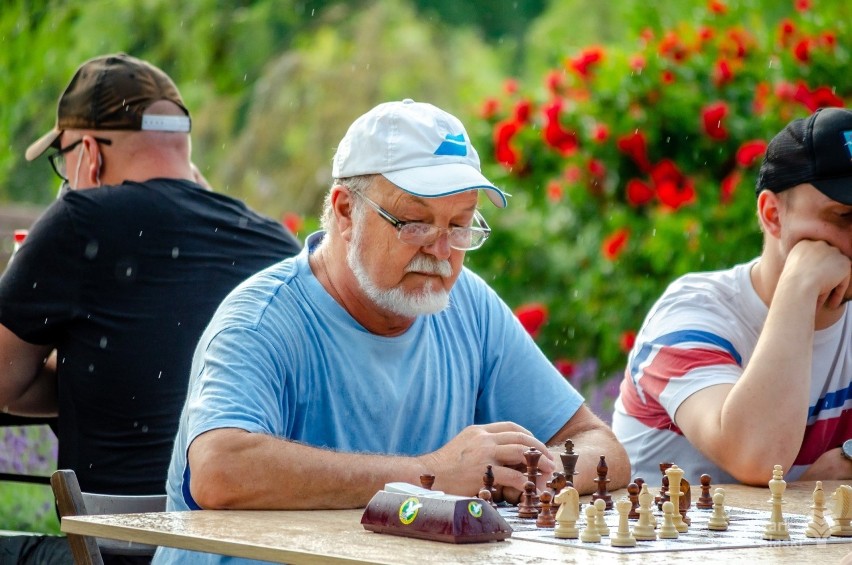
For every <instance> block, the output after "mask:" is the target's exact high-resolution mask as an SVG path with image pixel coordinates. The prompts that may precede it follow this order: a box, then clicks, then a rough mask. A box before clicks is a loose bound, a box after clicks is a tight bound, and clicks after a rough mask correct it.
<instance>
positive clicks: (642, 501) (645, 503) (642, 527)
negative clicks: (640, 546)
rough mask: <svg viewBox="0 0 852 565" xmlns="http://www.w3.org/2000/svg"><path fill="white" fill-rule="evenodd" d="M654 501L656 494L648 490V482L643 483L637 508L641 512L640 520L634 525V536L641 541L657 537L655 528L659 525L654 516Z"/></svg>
mask: <svg viewBox="0 0 852 565" xmlns="http://www.w3.org/2000/svg"><path fill="white" fill-rule="evenodd" d="M653 501H654V495H653V494H651V492H650V491H649V490H648V485H647V484H644V483H643V484H642V490H641V491H639V508H638V509H637V510H636V511H637V512H638V513H639V522H638V523H637V524H636V525H635V526H634V527H633V537H635V538H636V539H638V540H641V541H653V540H655V539H657V533H656V532H655V531H654V528H656V527H657V524H656V519H655V518H654V514H653V511H652V510H651V504H652V503H653Z"/></svg>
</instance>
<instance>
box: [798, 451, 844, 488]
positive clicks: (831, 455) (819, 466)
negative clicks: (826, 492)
mask: <svg viewBox="0 0 852 565" xmlns="http://www.w3.org/2000/svg"><path fill="white" fill-rule="evenodd" d="M849 479H852V461H850V460H849V459H846V457H844V456H843V452H842V451H841V449H840V448H839V447H835V448H834V449H829V450H828V451H826V452H825V453H823V454H822V455H820V456H819V458H818V459H817V460H816V461H814V462H813V464H811V466H810V467H808V470H807V471H805V472H804V473H802V476H801V477H799V480H800V481H831V480H838V481H845V480H849Z"/></svg>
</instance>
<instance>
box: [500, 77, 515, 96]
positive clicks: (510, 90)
mask: <svg viewBox="0 0 852 565" xmlns="http://www.w3.org/2000/svg"><path fill="white" fill-rule="evenodd" d="M503 90H504V91H505V92H506V94H514V93H516V92H517V91H518V81H517V80H515V79H513V78H507V79H506V82H504V83H503Z"/></svg>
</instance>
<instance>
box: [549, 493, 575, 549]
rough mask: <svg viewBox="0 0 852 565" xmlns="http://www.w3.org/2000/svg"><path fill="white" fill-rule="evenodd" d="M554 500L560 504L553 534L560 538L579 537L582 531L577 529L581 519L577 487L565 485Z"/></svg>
mask: <svg viewBox="0 0 852 565" xmlns="http://www.w3.org/2000/svg"><path fill="white" fill-rule="evenodd" d="M553 500H554V502H556V503H557V504H559V511H557V512H556V529H555V530H553V534H554V535H555V536H556V537H557V538H560V539H577V537H578V536H579V533H580V532H579V530H578V529H577V520H579V519H580V495H579V494H578V493H577V489H575V488H574V487H565V488H564V489H562V490H561V491H559V494H557V495H556V498H554V499H553Z"/></svg>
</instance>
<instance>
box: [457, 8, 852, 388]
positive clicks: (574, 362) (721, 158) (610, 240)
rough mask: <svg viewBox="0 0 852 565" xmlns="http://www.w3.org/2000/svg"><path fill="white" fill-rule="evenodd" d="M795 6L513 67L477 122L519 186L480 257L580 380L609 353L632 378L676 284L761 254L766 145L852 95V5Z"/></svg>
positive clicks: (602, 365)
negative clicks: (760, 187)
mask: <svg viewBox="0 0 852 565" xmlns="http://www.w3.org/2000/svg"><path fill="white" fill-rule="evenodd" d="M789 1H790V4H789V5H788V6H786V12H787V13H786V14H782V16H781V19H780V20H779V21H778V22H777V23H769V22H766V21H764V20H763V19H756V18H754V17H750V13H749V11H748V10H747V9H746V8H744V7H739V8H737V7H734V6H733V2H731V3H730V5H729V4H728V3H726V2H723V1H721V0H711V1H710V2H708V3H707V4H706V6H705V8H704V9H703V11H702V13H701V14H700V15H698V16H696V19H697V20H698V21H694V22H681V23H678V24H676V25H674V26H673V27H672V28H671V29H661V28H654V27H644V29H640V30H637V36H638V39H637V44H636V45H635V47H634V48H623V47H614V46H610V47H604V46H589V47H586V48H584V49H581V50H579V52H576V53H570V54H568V55H567V56H565V57H564V60H563V61H562V64H561V65H560V66H559V67H558V68H555V69H552V70H550V72H548V73H547V74H546V76H545V77H544V80H543V84H542V85H540V86H532V87H525V86H524V85H523V84H522V83H520V82H519V81H516V80H508V81H507V82H506V85H505V88H504V91H503V92H502V93H499V94H498V95H496V96H494V97H492V98H489V99H488V100H486V101H485V102H484V104H483V106H482V110H481V116H482V120H481V121H480V122H477V123H475V124H474V125H473V127H472V128H471V129H472V130H473V131H474V132H475V133H474V135H475V136H478V137H479V138H480V139H479V140H478V141H477V146H478V147H480V148H482V151H481V153H482V157H483V167H484V169H485V171H486V173H487V174H488V175H490V178H492V180H494V181H495V182H497V183H498V184H500V185H501V186H503V187H504V188H505V189H506V190H507V191H508V192H510V193H512V194H513V198H512V199H511V200H510V206H509V208H507V210H506V211H501V212H500V213H494V214H491V215H489V218H488V219H489V222H490V223H491V225H492V227H494V228H495V229H494V233H493V235H492V237H491V240H490V241H489V242H488V245H487V248H484V249H483V250H482V251H481V252H477V253H470V254H469V255H468V262H469V264H470V266H471V267H472V268H474V269H475V270H477V271H478V272H480V273H482V274H484V275H485V276H486V277H488V273H495V275H494V276H493V277H492V278H493V280H491V281H490V282H491V283H492V284H493V286H494V287H495V288H496V289H497V290H498V292H500V293H501V295H502V296H504V297H505V298H506V299H507V300H508V302H509V303H510V304H512V305H513V306H515V307H517V308H518V309H519V315H521V316H522V317H523V319H524V320H525V323H530V321H532V322H535V323H534V324H532V326H533V327H534V331H531V333H532V334H533V336H534V337H535V338H536V339H537V341H538V342H539V344H540V345H541V347H542V349H543V350H544V351H545V352H546V353H547V354H548V355H549V356H550V357H551V358H552V359H553V360H554V363H555V364H556V366H557V367H558V368H559V369H560V371H562V373H563V374H565V375H566V376H567V377H568V378H572V373H573V372H574V369H575V368H576V367H578V366H580V365H581V364H583V363H586V362H587V361H588V360H589V359H593V360H595V361H596V363H597V365H596V366H597V371H598V373H597V375H596V378H595V380H596V381H597V385H598V387H597V388H602V387H600V384H601V381H603V380H611V379H617V378H618V375H619V373H621V372H622V371H623V366H624V360H625V353H626V351H628V350H629V348H630V347H631V346H632V343H633V339H634V338H635V332H636V330H638V328H639V326H640V324H641V322H642V319H643V317H644V316H645V314H646V313H647V310H648V309H649V308H650V306H651V305H652V304H653V302H654V301H655V300H656V298H657V297H658V296H659V295H660V294H661V293H662V291H663V290H664V289H665V286H666V285H667V284H668V283H669V282H671V281H672V280H673V279H674V278H676V277H677V276H679V275H681V274H683V273H686V272H689V271H696V270H712V269H718V268H726V267H729V266H732V265H734V264H736V263H738V262H742V261H746V260H748V259H750V258H752V257H754V256H756V255H757V254H759V252H760V246H761V235H760V232H759V229H758V226H757V221H756V218H755V196H754V186H755V180H756V174H757V170H758V168H759V166H760V162H761V158H762V156H763V153H764V151H765V148H766V143H767V142H768V141H769V140H770V139H771V138H772V137H773V136H774V135H775V134H776V133H777V132H778V131H780V130H781V128H783V126H784V125H785V124H786V123H787V122H788V121H789V120H791V119H793V118H796V117H802V116H806V115H808V114H809V113H810V112H812V111H813V110H815V109H816V108H818V107H821V106H842V105H845V103H846V102H848V101H849V100H850V96H852V85H850V84H849V82H848V81H846V80H845V79H844V77H845V73H846V72H847V69H848V63H849V51H848V46H849V45H852V43H850V39H852V37H850V30H849V28H848V23H847V22H848V21H849V18H848V14H847V13H846V12H847V10H848V9H847V8H846V7H845V3H826V4H831V5H830V6H823V7H821V8H820V9H819V10H817V8H816V7H814V6H812V5H811V3H810V2H808V1H806V0H796V1H793V0H789ZM779 9H781V8H779ZM844 14H845V15H844ZM742 22H749V25H748V26H745V25H743V23H742ZM640 25H642V26H644V24H640ZM496 273H499V275H498V274H496ZM584 366H585V365H584Z"/></svg>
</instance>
